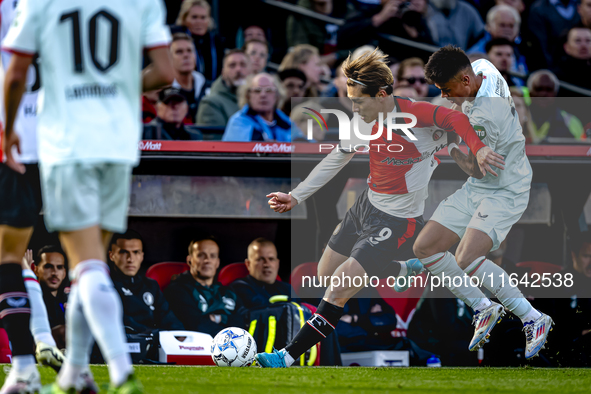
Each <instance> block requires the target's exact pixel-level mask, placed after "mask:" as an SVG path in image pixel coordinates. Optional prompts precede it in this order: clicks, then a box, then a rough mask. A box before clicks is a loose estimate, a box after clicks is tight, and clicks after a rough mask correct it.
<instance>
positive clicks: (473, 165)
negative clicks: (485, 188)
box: [447, 132, 484, 179]
mask: <svg viewBox="0 0 591 394" xmlns="http://www.w3.org/2000/svg"><path fill="white" fill-rule="evenodd" d="M450 138H453V139H454V141H452V142H451V143H450V144H449V145H448V147H447V150H448V152H449V155H450V156H451V157H452V159H454V161H455V162H456V163H457V164H458V166H459V167H460V168H461V169H462V171H464V172H465V173H466V174H468V175H469V176H471V177H474V178H477V179H482V178H484V175H483V174H482V172H481V171H480V167H479V166H478V161H477V160H476V157H475V156H474V154H473V153H472V151H471V150H468V154H467V155H466V154H465V153H464V152H462V151H461V150H460V148H458V145H457V144H459V143H460V138H459V137H458V135H457V134H455V133H452V132H449V133H447V139H448V141H449V140H450Z"/></svg>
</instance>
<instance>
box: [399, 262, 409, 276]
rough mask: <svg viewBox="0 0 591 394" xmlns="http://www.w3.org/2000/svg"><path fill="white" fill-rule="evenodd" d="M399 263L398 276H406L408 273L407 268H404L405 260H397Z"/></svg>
mask: <svg viewBox="0 0 591 394" xmlns="http://www.w3.org/2000/svg"><path fill="white" fill-rule="evenodd" d="M398 263H399V264H400V273H399V274H398V276H406V274H408V268H406V261H399V262H398Z"/></svg>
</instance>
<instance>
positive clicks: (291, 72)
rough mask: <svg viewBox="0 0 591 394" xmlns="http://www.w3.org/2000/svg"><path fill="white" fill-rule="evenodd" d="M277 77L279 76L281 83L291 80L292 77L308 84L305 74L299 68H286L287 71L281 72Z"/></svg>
mask: <svg viewBox="0 0 591 394" xmlns="http://www.w3.org/2000/svg"><path fill="white" fill-rule="evenodd" d="M277 75H278V76H279V79H280V80H281V82H284V81H285V80H286V79H287V78H291V77H295V78H299V79H301V80H302V81H304V84H306V82H307V79H306V74H304V72H303V71H301V70H299V69H297V68H286V69H285V70H283V71H281V72H279V73H278V74H277Z"/></svg>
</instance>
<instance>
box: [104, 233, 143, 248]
mask: <svg viewBox="0 0 591 394" xmlns="http://www.w3.org/2000/svg"><path fill="white" fill-rule="evenodd" d="M120 239H125V240H130V239H139V240H140V241H141V242H142V247H143V246H144V240H143V238H142V236H141V235H140V233H138V232H137V231H135V230H132V229H128V230H127V231H126V232H125V233H123V234H121V233H115V234H113V238H111V247H113V245H117V241H119V240H120Z"/></svg>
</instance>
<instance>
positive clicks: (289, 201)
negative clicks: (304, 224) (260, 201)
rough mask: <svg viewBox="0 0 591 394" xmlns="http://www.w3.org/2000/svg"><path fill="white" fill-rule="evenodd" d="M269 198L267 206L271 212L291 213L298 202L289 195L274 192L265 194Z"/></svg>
mask: <svg viewBox="0 0 591 394" xmlns="http://www.w3.org/2000/svg"><path fill="white" fill-rule="evenodd" d="M267 198H269V201H268V204H269V206H270V207H271V209H272V210H274V211H275V212H279V213H285V212H288V211H291V210H292V209H293V207H295V206H296V205H298V200H296V199H295V198H293V197H292V196H291V194H286V193H281V192H275V193H269V194H267Z"/></svg>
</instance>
